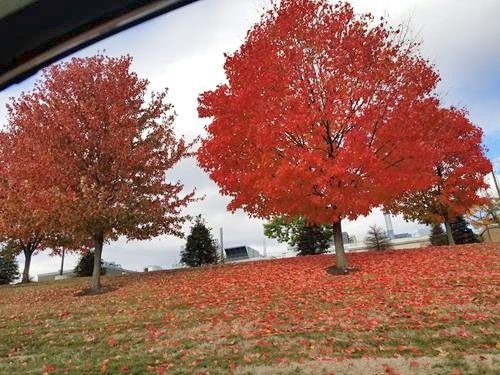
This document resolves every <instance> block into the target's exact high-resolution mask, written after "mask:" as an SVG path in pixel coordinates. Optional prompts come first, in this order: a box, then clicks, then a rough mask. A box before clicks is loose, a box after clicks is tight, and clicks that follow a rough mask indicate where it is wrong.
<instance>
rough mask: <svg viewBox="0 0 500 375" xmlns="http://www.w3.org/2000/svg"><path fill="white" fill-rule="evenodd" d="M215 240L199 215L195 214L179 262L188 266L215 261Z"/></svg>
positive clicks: (197, 265) (213, 262)
mask: <svg viewBox="0 0 500 375" xmlns="http://www.w3.org/2000/svg"><path fill="white" fill-rule="evenodd" d="M217 258H218V256H217V242H216V241H215V240H214V239H213V238H212V234H211V233H210V228H207V226H206V225H205V221H204V220H203V219H202V217H201V215H198V216H196V218H195V221H194V225H193V226H192V227H191V233H190V234H189V236H188V238H187V241H186V247H185V248H184V250H182V251H181V263H184V264H187V265H188V266H190V267H199V266H201V265H204V264H215V263H217Z"/></svg>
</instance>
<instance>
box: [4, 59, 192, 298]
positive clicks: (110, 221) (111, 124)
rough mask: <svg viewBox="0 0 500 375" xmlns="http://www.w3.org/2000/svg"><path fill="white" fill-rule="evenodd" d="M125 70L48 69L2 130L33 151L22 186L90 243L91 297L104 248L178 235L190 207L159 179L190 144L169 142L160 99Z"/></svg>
mask: <svg viewBox="0 0 500 375" xmlns="http://www.w3.org/2000/svg"><path fill="white" fill-rule="evenodd" d="M131 63H132V58H131V57H129V56H124V57H119V58H112V57H106V56H103V55H100V54H99V55H96V56H92V57H87V58H73V59H71V60H69V61H67V62H63V63H60V64H57V65H54V66H51V67H49V68H47V69H46V70H45V71H44V72H43V76H42V79H41V80H40V81H38V82H37V83H36V85H35V88H34V89H33V90H32V91H31V92H28V93H23V94H22V95H21V96H20V97H19V98H17V99H13V100H12V102H11V104H10V118H9V125H10V131H11V133H13V134H15V137H16V138H17V139H18V140H22V141H23V142H25V143H27V144H28V145H29V147H30V150H31V158H30V160H31V161H32V163H31V164H30V165H29V168H27V169H28V171H26V172H25V173H24V178H25V179H26V181H27V183H30V187H31V189H33V190H41V191H43V192H44V193H46V194H48V195H49V196H50V197H51V198H57V199H55V205H56V207H57V209H58V211H59V217H58V223H59V225H61V226H62V228H64V231H65V232H68V233H71V234H72V235H73V236H74V237H75V238H78V239H81V240H85V239H88V240H91V241H93V243H94V251H95V256H94V271H93V277H92V282H91V289H94V290H97V289H99V288H100V287H101V285H100V273H101V272H100V267H101V254H102V248H103V244H104V242H106V241H109V240H114V239H117V238H118V237H119V236H126V237H127V238H128V239H148V238H151V237H153V236H157V235H161V234H173V235H179V236H181V235H182V234H181V232H180V230H181V225H182V223H183V222H184V221H185V219H186V218H185V216H183V215H182V209H183V208H184V207H185V206H186V205H187V204H188V203H189V202H191V201H192V200H193V199H194V192H191V193H183V191H182V190H183V185H182V184H181V183H180V182H174V183H172V182H169V181H168V180H167V176H166V174H167V172H168V171H169V170H170V169H171V168H172V167H173V166H174V165H175V164H176V163H177V162H178V161H179V160H181V159H182V158H184V157H187V156H189V155H190V146H191V144H190V143H188V142H186V141H185V140H184V139H182V138H180V139H177V138H176V136H175V134H174V131H173V129H172V123H173V121H174V118H175V113H174V112H173V110H172V105H171V104H169V103H168V102H167V101H166V94H167V92H166V91H165V92H161V93H155V92H153V93H151V94H149V96H150V98H149V100H148V99H147V96H146V94H147V87H148V81H147V80H146V79H142V78H139V77H138V76H137V75H136V74H135V73H134V72H132V71H131V69H130V68H131ZM18 151H19V152H21V151H22V150H21V149H19V150H18ZM40 174H43V175H46V181H45V183H44V184H41V185H39V186H37V182H38V179H37V178H32V176H38V175H40Z"/></svg>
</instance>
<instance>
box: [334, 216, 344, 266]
mask: <svg viewBox="0 0 500 375" xmlns="http://www.w3.org/2000/svg"><path fill="white" fill-rule="evenodd" d="M333 241H334V244H335V260H336V265H337V268H338V269H340V270H343V271H346V270H347V258H346V256H345V250H344V241H343V239H342V224H341V222H340V220H339V221H337V222H335V223H333Z"/></svg>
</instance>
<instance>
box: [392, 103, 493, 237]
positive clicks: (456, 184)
mask: <svg viewBox="0 0 500 375" xmlns="http://www.w3.org/2000/svg"><path fill="white" fill-rule="evenodd" d="M422 118H423V121H427V122H428V124H429V128H428V137H429V140H428V143H429V144H432V145H433V147H434V148H435V152H436V153H437V154H438V155H439V157H438V159H437V160H436V162H435V164H434V165H433V166H432V168H433V171H434V173H435V175H436V178H435V180H434V183H433V184H432V185H430V186H429V187H428V188H426V189H423V190H416V191H410V192H408V193H406V194H404V196H403V197H400V198H398V199H396V200H395V201H394V202H392V204H390V205H389V206H388V209H389V210H390V211H392V212H393V213H395V214H398V213H401V214H403V216H404V217H405V219H407V220H414V221H418V222H420V223H424V224H431V223H444V224H445V228H446V234H447V236H448V243H449V244H454V243H455V241H454V239H453V236H452V231H451V225H450V222H452V221H454V220H455V219H456V218H457V217H458V216H460V215H464V214H466V213H467V212H468V211H469V210H470V209H471V208H472V207H473V206H475V205H480V204H484V203H486V202H487V201H488V199H487V198H486V197H484V196H481V195H480V194H479V193H480V191H481V190H484V189H486V188H487V186H488V185H487V184H486V181H485V179H486V175H487V174H488V173H490V171H491V163H490V162H489V160H488V159H487V158H486V157H485V155H484V149H483V146H482V142H481V140H482V131H481V129H480V128H479V127H477V126H475V125H474V124H473V123H472V122H471V121H470V120H469V119H468V118H467V112H466V111H465V110H463V109H462V110H460V109H457V108H453V107H452V108H439V107H437V106H429V107H428V108H426V111H425V115H423V116H422Z"/></svg>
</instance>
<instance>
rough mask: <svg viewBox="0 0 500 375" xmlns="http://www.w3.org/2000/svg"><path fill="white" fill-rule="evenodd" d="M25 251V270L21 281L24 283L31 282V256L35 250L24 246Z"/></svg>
mask: <svg viewBox="0 0 500 375" xmlns="http://www.w3.org/2000/svg"><path fill="white" fill-rule="evenodd" d="M23 253H24V270H23V279H22V280H21V282H22V283H29V282H30V265H31V256H32V255H33V252H32V251H31V249H28V248H24V249H23Z"/></svg>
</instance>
